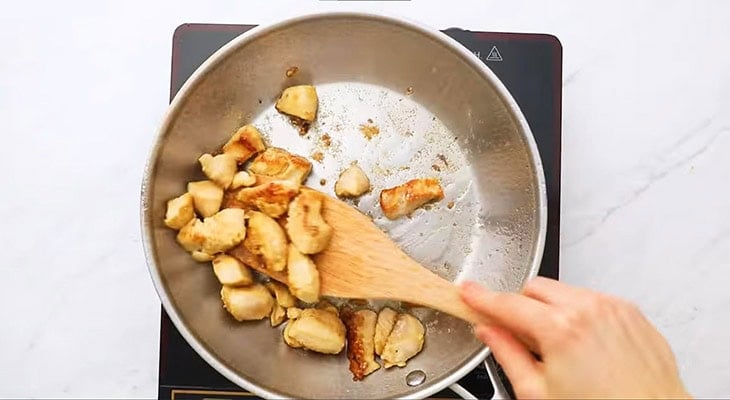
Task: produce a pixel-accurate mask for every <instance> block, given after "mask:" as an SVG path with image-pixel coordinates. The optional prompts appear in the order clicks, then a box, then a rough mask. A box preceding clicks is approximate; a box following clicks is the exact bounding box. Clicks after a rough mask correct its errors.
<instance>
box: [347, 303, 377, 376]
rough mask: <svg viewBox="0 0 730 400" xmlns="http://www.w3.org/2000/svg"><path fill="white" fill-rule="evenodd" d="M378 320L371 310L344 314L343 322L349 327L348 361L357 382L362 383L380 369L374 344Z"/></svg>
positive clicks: (348, 311)
mask: <svg viewBox="0 0 730 400" xmlns="http://www.w3.org/2000/svg"><path fill="white" fill-rule="evenodd" d="M376 319H377V315H376V314H375V312H374V311H371V310H359V311H355V312H352V311H351V310H344V311H343V312H342V320H343V322H344V323H345V326H346V327H347V359H348V360H350V372H352V379H353V380H355V381H361V380H363V378H365V377H366V376H367V375H370V374H371V373H373V372H375V371H377V370H378V369H380V364H378V363H377V361H375V348H374V347H375V344H374V342H373V337H374V336H375V322H376Z"/></svg>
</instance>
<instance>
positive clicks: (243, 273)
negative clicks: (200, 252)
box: [213, 254, 253, 286]
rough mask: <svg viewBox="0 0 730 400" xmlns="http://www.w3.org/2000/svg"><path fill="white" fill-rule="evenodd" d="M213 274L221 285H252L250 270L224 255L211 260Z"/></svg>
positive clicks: (236, 260)
mask: <svg viewBox="0 0 730 400" xmlns="http://www.w3.org/2000/svg"><path fill="white" fill-rule="evenodd" d="M213 272H214V273H215V276H216V278H218V282H220V283H221V285H225V286H248V285H251V284H252V283H253V274H252V273H251V270H249V269H248V267H246V266H245V265H243V263H242V262H240V261H238V259H236V258H234V257H231V256H229V255H226V254H221V255H218V256H216V257H215V258H214V259H213Z"/></svg>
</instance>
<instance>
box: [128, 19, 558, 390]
mask: <svg viewBox="0 0 730 400" xmlns="http://www.w3.org/2000/svg"><path fill="white" fill-rule="evenodd" d="M291 66H297V67H298V68H299V72H298V73H297V74H296V75H294V76H293V77H291V78H287V77H286V76H285V71H286V70H287V69H288V68H289V67H291ZM299 83H312V84H314V85H316V86H317V90H318V93H319V97H320V110H319V114H318V118H317V122H316V123H315V124H314V125H313V126H312V128H311V130H310V133H309V134H308V135H307V136H305V137H301V136H299V134H298V133H297V131H296V129H294V128H293V127H292V126H291V125H290V124H289V122H288V121H287V120H286V119H285V118H284V117H282V116H281V115H279V114H278V113H276V112H275V111H274V110H273V102H274V100H275V99H276V98H277V96H278V95H279V93H280V91H281V90H282V88H284V87H286V86H290V85H293V84H299ZM250 122H253V123H254V124H256V125H257V126H258V128H259V129H260V130H261V131H262V132H263V133H264V134H265V135H266V140H267V142H268V144H269V145H272V146H279V147H284V148H286V149H289V150H290V151H292V152H296V153H299V154H302V155H305V156H309V155H311V154H312V153H314V152H316V151H321V152H322V153H323V154H324V159H323V161H322V162H321V163H316V162H315V163H314V171H313V174H312V176H311V177H310V178H309V181H308V184H309V185H310V186H313V187H315V188H318V189H321V190H324V191H328V192H330V193H331V192H332V188H333V185H334V182H335V180H336V178H337V175H338V174H339V172H340V171H341V169H342V168H343V167H344V166H346V165H349V164H350V162H352V161H357V162H358V163H359V165H360V166H361V167H362V168H363V170H365V171H367V172H368V174H369V175H370V179H371V182H372V185H373V188H374V190H373V191H372V193H371V194H369V195H366V196H364V197H363V198H362V199H361V200H360V201H359V203H358V204H357V207H358V208H359V209H360V210H362V211H363V212H366V213H368V214H370V215H372V217H373V219H374V221H375V223H376V224H378V225H379V226H380V227H381V228H382V229H383V230H385V231H387V232H388V233H389V234H390V235H391V237H392V238H393V239H394V240H395V241H396V242H397V243H399V244H400V245H401V246H402V248H403V249H404V250H405V251H406V252H407V253H408V254H410V255H411V256H412V257H413V258H415V259H416V260H417V261H419V262H421V263H422V264H424V265H425V266H428V267H430V268H432V269H433V270H434V271H435V272H437V273H439V274H441V275H443V276H445V277H447V278H449V279H452V280H459V281H460V280H465V279H470V280H476V281H478V282H481V283H483V284H485V285H487V286H489V287H491V288H492V289H495V290H502V291H517V290H519V289H520V288H521V287H522V285H523V284H524V282H525V281H526V280H527V279H528V278H530V277H533V276H535V275H536V273H537V270H538V267H539V263H540V259H541V257H542V251H543V243H544V238H545V227H546V218H547V214H546V213H547V210H546V197H545V183H544V177H543V171H542V165H541V162H540V158H539V155H538V153H537V148H536V146H535V143H534V141H533V138H532V134H531V132H530V128H529V127H528V125H527V122H526V121H525V118H524V116H523V115H522V113H521V111H520V109H519V108H518V106H517V104H516V103H515V101H514V100H513V99H512V97H511V96H510V94H509V92H508V91H507V90H506V89H505V87H504V86H503V85H502V83H501V82H500V81H499V80H498V79H497V77H496V76H495V75H494V74H493V73H492V72H491V71H490V70H489V68H487V67H486V66H485V65H484V64H483V63H482V62H481V61H479V60H478V59H477V58H476V57H475V56H474V55H472V54H471V53H470V52H469V51H468V50H466V49H465V48H463V47H462V46H461V45H460V44H458V43H457V42H455V41H453V40H452V39H450V38H448V37H447V36H445V35H443V34H441V33H440V32H438V31H436V30H432V29H428V28H424V27H422V26H419V25H417V24H414V23H410V22H404V21H402V20H399V19H394V18H390V17H383V16H376V15H369V14H359V13H330V14H319V15H311V16H306V17H300V18H296V19H292V20H286V21H283V22H280V23H277V24H273V25H269V26H264V27H259V28H256V29H254V30H251V31H249V32H247V33H245V34H243V35H241V36H240V37H238V38H236V39H234V40H233V41H232V42H230V43H229V44H227V45H226V46H224V47H223V48H222V49H220V50H219V51H218V52H216V53H215V54H214V55H213V56H211V57H210V58H209V59H208V60H207V61H206V62H205V63H204V64H203V65H202V66H201V67H200V68H199V69H198V70H197V71H196V72H195V73H194V74H193V75H192V77H191V78H190V79H189V80H188V81H187V83H186V84H185V85H184V86H183V88H182V89H181V90H180V92H179V93H178V94H177V96H176V97H175V99H174V100H173V102H172V104H171V106H170V108H169V111H168V114H167V116H166V117H165V119H164V122H163V124H162V127H161V129H160V131H159V136H158V138H157V141H156V143H155V145H154V149H153V150H152V153H151V155H150V158H149V163H148V167H147V172H146V175H145V179H144V183H143V187H142V224H143V231H144V245H145V251H146V256H147V261H148V264H149V270H150V274H151V275H152V279H153V281H154V283H155V286H156V288H157V291H158V293H159V296H160V299H161V301H162V304H163V305H164V307H165V310H166V311H167V312H168V313H169V314H170V317H171V319H172V321H173V322H174V323H175V326H176V327H177V328H178V329H179V330H180V332H181V333H182V335H183V336H184V337H185V339H186V340H187V341H188V342H189V343H190V345H191V346H192V347H193V348H194V349H195V350H196V351H197V352H198V353H199V354H200V355H201V356H202V357H203V358H204V359H205V360H206V361H207V362H208V363H210V365H212V366H213V367H214V368H215V369H217V370H218V371H219V372H221V373H222V374H223V375H225V376H226V377H227V378H229V379H230V380H232V381H233V382H235V383H237V384H239V385H241V386H242V387H244V388H246V389H248V390H250V391H252V392H254V393H256V394H258V395H260V396H265V397H299V398H350V399H353V398H396V397H425V396H428V395H430V394H433V393H435V392H437V391H439V390H441V389H443V388H444V387H447V386H449V385H450V384H452V383H454V382H455V381H457V380H458V379H459V378H460V377H462V376H464V375H465V374H466V373H468V372H469V371H471V370H472V369H473V368H474V367H475V366H476V365H477V364H478V363H480V362H482V361H483V360H484V358H485V357H486V356H487V354H488V349H486V348H485V347H484V346H483V345H482V344H480V343H479V342H478V341H477V340H476V339H475V338H474V336H473V334H472V331H471V329H470V327H469V326H468V325H467V324H465V323H463V322H462V321H460V320H457V319H455V318H452V317H450V316H448V315H443V314H440V313H438V312H435V311H431V310H428V309H421V308H415V309H413V310H412V311H413V312H414V313H415V314H416V315H417V316H419V317H420V318H421V320H422V321H423V322H424V323H425V325H426V329H427V334H426V345H425V348H424V350H423V352H422V353H421V354H420V355H418V356H417V357H415V358H414V359H412V360H411V361H410V362H409V363H408V366H407V367H405V368H391V369H389V370H384V369H381V370H379V371H377V372H375V373H374V374H372V375H370V376H369V377H367V378H366V379H365V380H364V381H362V382H353V380H352V378H351V376H350V373H349V371H348V369H347V361H346V359H345V356H344V354H341V355H340V356H323V355H318V354H313V353H309V352H306V351H302V350H295V349H291V348H289V347H287V346H286V345H285V344H284V342H283V340H282V339H281V332H280V330H276V329H272V328H271V327H270V326H269V323H268V321H261V322H251V323H238V322H235V321H234V320H233V319H232V318H230V317H229V315H227V313H226V312H225V311H224V310H223V308H222V307H221V302H220V298H219V295H218V293H219V290H220V286H219V284H218V283H217V281H216V279H215V277H214V275H213V274H212V272H211V269H210V268H209V267H207V266H206V265H205V264H203V265H201V264H200V263H196V262H194V261H192V260H191V258H190V256H189V255H188V254H187V253H186V252H185V251H183V249H182V248H180V247H179V246H178V245H177V243H176V242H175V234H174V232H173V231H171V230H170V229H167V228H166V227H165V226H164V224H163V219H164V213H165V202H166V201H167V200H168V199H169V198H171V197H174V196H177V195H178V194H180V193H182V192H184V191H185V184H186V182H188V181H190V180H194V179H201V178H202V175H201V173H200V172H199V166H198V165H197V163H196V159H197V157H198V156H199V155H200V154H202V153H204V152H213V151H215V150H217V149H218V148H219V147H220V146H221V144H222V143H224V142H225V141H226V140H227V139H228V137H229V136H230V135H231V133H232V132H233V131H235V129H236V128H237V127H239V126H240V125H242V124H245V123H250ZM361 125H367V126H375V127H377V128H378V129H379V134H377V135H376V136H374V137H372V138H371V139H370V140H368V139H367V138H366V137H365V135H363V133H362V132H361ZM325 133H326V134H327V135H329V136H330V137H331V145H330V146H329V147H327V146H324V144H323V143H322V140H321V136H322V135H324V134H325ZM424 176H437V177H439V178H440V179H441V181H442V183H443V186H444V189H445V192H446V199H445V200H444V201H442V202H440V203H438V204H436V205H434V206H433V207H431V208H430V209H421V210H418V211H417V212H415V213H414V214H413V215H412V217H411V218H403V219H400V220H397V221H389V220H387V219H385V218H384V217H383V216H382V213H381V212H380V209H379V206H378V201H377V198H378V194H379V192H380V189H383V188H385V187H389V186H392V185H397V184H400V183H403V182H405V181H406V180H408V179H411V178H415V177H424ZM321 180H324V181H326V183H325V184H324V186H320V181H321ZM451 202H453V203H451ZM449 206H452V207H449ZM396 279H397V277H396ZM379 305H380V304H376V305H375V306H379ZM412 371H423V372H424V373H425V375H426V379H425V381H424V382H423V383H421V384H418V385H415V386H409V385H408V383H407V380H406V376H407V375H408V374H409V373H410V372H412ZM411 383H414V382H411Z"/></svg>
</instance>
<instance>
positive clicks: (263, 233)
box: [227, 208, 288, 271]
mask: <svg viewBox="0 0 730 400" xmlns="http://www.w3.org/2000/svg"><path fill="white" fill-rule="evenodd" d="M227 210H237V209H236V208H228V209H227ZM248 215H249V219H248V234H247V236H246V239H245V240H244V242H243V244H244V246H246V249H248V250H249V251H251V252H252V253H254V254H256V255H260V256H262V258H263V259H264V264H265V266H266V268H267V269H270V270H272V271H283V270H284V269H285V268H286V263H287V247H288V243H287V240H286V233H284V229H282V228H281V226H280V225H279V224H278V223H277V222H276V220H274V219H273V218H271V217H269V216H268V215H266V214H264V213H260V212H258V211H251V212H249V213H248Z"/></svg>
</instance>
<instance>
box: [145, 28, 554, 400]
mask: <svg viewBox="0 0 730 400" xmlns="http://www.w3.org/2000/svg"><path fill="white" fill-rule="evenodd" d="M254 26H255V25H220V24H184V25H181V26H180V27H178V28H177V29H176V30H175V34H174V35H173V46H172V73H171V79H170V99H171V100H172V98H173V97H174V96H175V93H177V91H178V90H179V89H180V87H181V86H182V85H183V83H185V80H187V79H188V77H189V76H190V75H191V74H192V73H193V71H195V69H196V68H198V66H199V65H200V64H201V63H202V62H203V61H205V59H207V58H208V57H209V56H210V55H211V54H212V53H213V52H215V51H216V50H218V49H219V48H220V47H221V46H223V45H224V44H226V43H227V42H229V41H230V40H231V39H233V38H234V37H236V36H238V35H239V34H241V33H243V32H245V31H247V30H249V29H251V28H253V27H254ZM443 32H444V33H446V34H447V35H449V36H451V37H452V38H454V39H456V40H457V41H459V42H460V43H462V44H463V45H464V46H466V47H467V48H469V49H470V50H471V51H472V52H473V53H474V54H475V55H477V57H479V59H481V60H482V61H483V62H484V63H486V64H487V65H488V66H489V67H490V68H491V69H492V71H494V73H495V74H496V75H497V76H498V77H499V78H500V79H501V80H502V82H503V83H504V85H505V86H506V87H507V89H508V90H509V91H510V93H511V94H512V96H513V97H514V98H515V100H516V101H517V103H518V104H519V106H520V108H521V109H522V112H523V113H524V115H525V117H526V118H527V121H528V123H529V125H530V128H531V129H532V133H533V135H534V136H535V141H536V142H537V147H538V149H539V151H540V156H541V158H542V163H543V168H544V171H545V179H546V183H547V197H548V228H547V237H546V243H545V253H544V256H543V259H542V264H541V267H540V272H539V274H540V275H542V276H546V277H550V278H554V279H558V261H559V260H558V259H559V244H560V141H561V109H562V81H561V80H562V46H561V45H560V42H559V41H558V39H557V38H556V37H554V36H551V35H543V34H522V33H496V32H473V31H465V30H462V29H458V28H449V29H446V30H444V31H443ZM499 375H500V377H501V378H502V380H503V381H504V382H505V386H506V389H507V391H508V392H511V389H510V386H509V382H507V381H506V378H505V377H504V375H503V374H501V371H500V374H499ZM459 384H460V385H461V386H462V387H464V388H465V389H466V390H468V391H469V392H471V393H472V394H473V395H474V396H476V397H477V398H480V399H483V398H491V397H492V396H493V395H494V388H493V387H492V385H491V383H490V381H489V377H488V375H487V371H486V369H485V368H484V367H483V366H480V367H477V368H476V369H475V370H474V371H472V372H471V373H469V374H467V376H465V377H464V378H463V379H461V380H460V381H459ZM510 394H511V393H510ZM158 396H159V398H160V399H177V400H181V399H232V398H256V396H255V395H253V394H251V393H248V392H246V391H245V390H243V389H241V388H240V387H238V386H236V385H235V384H234V383H232V382H230V381H229V380H228V379H226V378H225V377H223V376H222V375H220V374H219V373H218V372H217V371H216V370H215V369H213V368H212V367H211V366H210V365H208V364H207V363H206V362H205V361H204V360H203V359H202V358H200V356H198V354H197V353H195V351H194V350H193V349H192V348H191V347H190V346H189V345H188V344H187V342H186V341H185V340H184V339H183V337H182V336H181V335H180V333H179V332H178V331H177V329H176V328H175V326H174V325H173V324H172V322H171V321H170V319H169V317H168V316H167V314H166V313H165V311H164V310H162V317H161V328H160V374H159V393H158ZM433 398H460V396H459V395H457V394H456V393H454V392H452V391H451V390H449V389H446V390H443V391H441V392H439V393H437V394H435V395H434V396H433Z"/></svg>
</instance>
